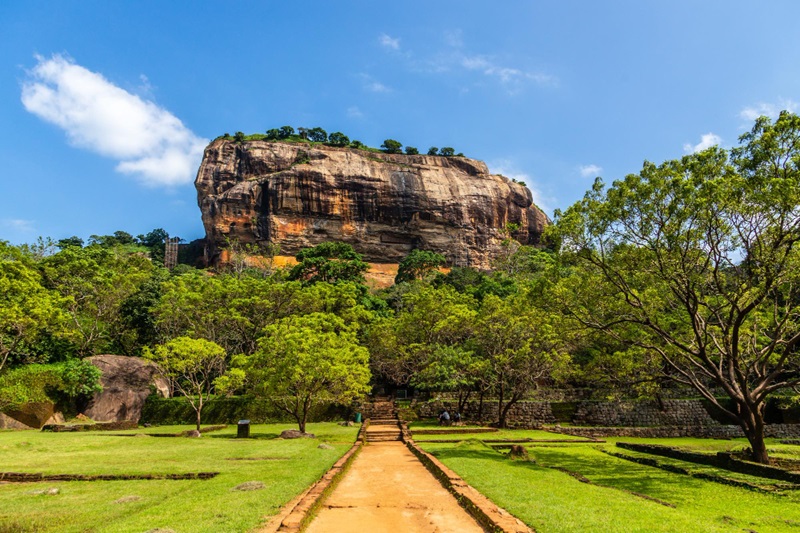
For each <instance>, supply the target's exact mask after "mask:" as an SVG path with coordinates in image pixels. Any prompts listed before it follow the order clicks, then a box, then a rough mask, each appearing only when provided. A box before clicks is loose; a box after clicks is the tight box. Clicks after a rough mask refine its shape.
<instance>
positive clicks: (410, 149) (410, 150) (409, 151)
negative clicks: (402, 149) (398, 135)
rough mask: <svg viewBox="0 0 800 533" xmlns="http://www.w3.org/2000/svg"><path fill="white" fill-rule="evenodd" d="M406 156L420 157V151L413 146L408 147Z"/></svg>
mask: <svg viewBox="0 0 800 533" xmlns="http://www.w3.org/2000/svg"><path fill="white" fill-rule="evenodd" d="M406 154H407V155H419V150H417V149H416V148H414V147H413V146H406Z"/></svg>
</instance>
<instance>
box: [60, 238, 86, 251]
mask: <svg viewBox="0 0 800 533" xmlns="http://www.w3.org/2000/svg"><path fill="white" fill-rule="evenodd" d="M56 246H57V247H58V248H59V249H61V250H63V249H64V248H67V247H69V246H75V247H78V248H83V239H81V238H80V237H77V236H74V235H73V236H72V237H67V238H66V239H59V240H58V241H56Z"/></svg>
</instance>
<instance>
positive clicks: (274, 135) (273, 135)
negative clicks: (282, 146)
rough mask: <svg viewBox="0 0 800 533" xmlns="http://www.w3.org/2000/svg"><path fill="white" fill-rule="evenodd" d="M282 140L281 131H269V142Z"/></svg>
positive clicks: (273, 129)
mask: <svg viewBox="0 0 800 533" xmlns="http://www.w3.org/2000/svg"><path fill="white" fill-rule="evenodd" d="M280 138H281V130H279V129H277V128H272V129H268V130H267V140H268V141H277V140H278V139H280Z"/></svg>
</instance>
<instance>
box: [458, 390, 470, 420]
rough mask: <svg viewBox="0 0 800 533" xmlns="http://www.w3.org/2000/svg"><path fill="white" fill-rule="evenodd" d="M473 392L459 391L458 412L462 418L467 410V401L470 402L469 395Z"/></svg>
mask: <svg viewBox="0 0 800 533" xmlns="http://www.w3.org/2000/svg"><path fill="white" fill-rule="evenodd" d="M471 393H472V391H466V392H463V391H459V392H458V412H459V413H461V416H462V417H463V416H464V411H465V410H466V408H467V401H468V400H469V395H470V394H471Z"/></svg>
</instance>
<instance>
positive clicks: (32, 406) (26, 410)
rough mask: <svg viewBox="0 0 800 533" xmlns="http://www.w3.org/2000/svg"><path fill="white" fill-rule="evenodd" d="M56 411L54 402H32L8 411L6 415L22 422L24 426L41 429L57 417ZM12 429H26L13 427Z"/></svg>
mask: <svg viewBox="0 0 800 533" xmlns="http://www.w3.org/2000/svg"><path fill="white" fill-rule="evenodd" d="M55 409H56V406H55V404H53V403H52V402H31V403H26V404H23V405H21V406H20V407H18V408H17V409H8V410H6V411H5V414H6V415H8V417H10V418H12V419H13V420H16V421H17V422H21V423H22V424H23V425H24V426H27V427H29V428H36V429H39V428H41V427H42V426H43V425H45V424H46V423H47V422H48V421H50V420H51V419H52V418H53V417H54V416H55V414H56V410H55ZM12 425H13V424H12ZM10 429H25V428H18V427H11V428H10Z"/></svg>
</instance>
